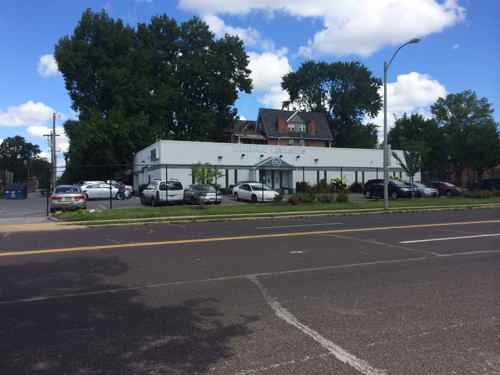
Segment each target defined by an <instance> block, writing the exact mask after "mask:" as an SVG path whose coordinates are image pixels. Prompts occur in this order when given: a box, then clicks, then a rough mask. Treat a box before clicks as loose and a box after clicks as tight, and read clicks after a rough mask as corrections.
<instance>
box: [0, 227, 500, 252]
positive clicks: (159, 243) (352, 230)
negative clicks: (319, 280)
mask: <svg viewBox="0 0 500 375" xmlns="http://www.w3.org/2000/svg"><path fill="white" fill-rule="evenodd" d="M499 223H500V219H499V220H480V221H461V222H451V223H432V224H410V225H395V226H387V227H367V228H349V229H332V230H320V231H307V232H286V233H269V234H250V235H242V236H229V237H208V238H192V239H184V240H168V241H154V242H131V243H123V244H113V245H95V246H78V247H67V248H59V249H57V248H56V249H40V250H26V251H4V252H0V257H12V256H27V255H42V254H60V253H73V252H82V251H99V250H115V249H128V248H136V247H139V248H140V247H153V246H168V245H184V244H199V243H210V242H223V241H241V240H258V239H268V238H285V237H304V236H315V235H322V234H342V233H356V232H375V231H385V230H397V229H418V228H434V227H447V226H457V225H477V224H499Z"/></svg>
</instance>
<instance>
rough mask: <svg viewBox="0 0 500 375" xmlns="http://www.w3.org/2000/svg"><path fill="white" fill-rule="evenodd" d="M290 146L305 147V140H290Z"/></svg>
mask: <svg viewBox="0 0 500 375" xmlns="http://www.w3.org/2000/svg"><path fill="white" fill-rule="evenodd" d="M288 145H289V146H304V140H303V139H296V138H294V139H289V140H288Z"/></svg>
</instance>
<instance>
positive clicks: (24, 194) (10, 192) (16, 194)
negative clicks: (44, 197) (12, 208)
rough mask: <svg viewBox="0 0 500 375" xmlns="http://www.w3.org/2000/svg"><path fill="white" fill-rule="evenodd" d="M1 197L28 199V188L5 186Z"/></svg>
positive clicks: (17, 185)
mask: <svg viewBox="0 0 500 375" xmlns="http://www.w3.org/2000/svg"><path fill="white" fill-rule="evenodd" d="M3 197H4V198H5V199H26V198H28V187H27V185H26V184H10V185H7V187H6V189H5V191H4V193H3Z"/></svg>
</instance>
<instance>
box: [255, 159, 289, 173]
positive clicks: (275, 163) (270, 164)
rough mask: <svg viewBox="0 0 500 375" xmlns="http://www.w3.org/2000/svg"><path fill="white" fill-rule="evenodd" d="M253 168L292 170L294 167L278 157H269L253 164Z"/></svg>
mask: <svg viewBox="0 0 500 375" xmlns="http://www.w3.org/2000/svg"><path fill="white" fill-rule="evenodd" d="M255 168H259V169H267V170H293V169H295V167H294V166H293V165H291V164H289V163H287V162H286V161H284V160H282V159H281V158H278V157H270V158H267V159H265V160H262V161H261V162H259V163H257V164H255Z"/></svg>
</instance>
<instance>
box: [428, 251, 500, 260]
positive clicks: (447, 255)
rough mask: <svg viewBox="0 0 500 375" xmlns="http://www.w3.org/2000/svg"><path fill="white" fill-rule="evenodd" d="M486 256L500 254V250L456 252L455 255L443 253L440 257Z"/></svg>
mask: <svg viewBox="0 0 500 375" xmlns="http://www.w3.org/2000/svg"><path fill="white" fill-rule="evenodd" d="M484 254H500V250H476V251H455V252H453V253H448V254H446V253H441V254H439V255H438V257H441V258H447V257H448V258H449V257H458V256H467V255H484Z"/></svg>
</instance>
